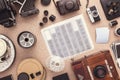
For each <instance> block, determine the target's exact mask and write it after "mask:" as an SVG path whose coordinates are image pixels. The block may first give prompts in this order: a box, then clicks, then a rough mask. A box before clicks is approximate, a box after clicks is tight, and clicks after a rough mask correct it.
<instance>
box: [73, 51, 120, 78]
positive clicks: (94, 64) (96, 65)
mask: <svg viewBox="0 0 120 80" xmlns="http://www.w3.org/2000/svg"><path fill="white" fill-rule="evenodd" d="M72 68H73V71H74V73H75V75H76V77H77V80H120V78H119V76H118V73H117V70H116V68H115V65H114V63H113V59H112V57H111V55H110V52H109V51H101V52H99V53H98V54H95V55H91V56H88V57H85V58H83V59H81V60H78V61H75V62H73V63H72Z"/></svg>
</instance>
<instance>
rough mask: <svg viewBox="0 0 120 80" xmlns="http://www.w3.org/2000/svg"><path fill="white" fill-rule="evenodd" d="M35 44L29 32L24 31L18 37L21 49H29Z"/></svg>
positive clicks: (34, 39)
mask: <svg viewBox="0 0 120 80" xmlns="http://www.w3.org/2000/svg"><path fill="white" fill-rule="evenodd" d="M35 42H36V38H35V36H34V35H33V34H32V33H31V32H28V31H24V32H22V33H20V34H19V36H18V43H19V45H20V46H21V47H23V48H30V47H32V46H33V45H34V44H35Z"/></svg>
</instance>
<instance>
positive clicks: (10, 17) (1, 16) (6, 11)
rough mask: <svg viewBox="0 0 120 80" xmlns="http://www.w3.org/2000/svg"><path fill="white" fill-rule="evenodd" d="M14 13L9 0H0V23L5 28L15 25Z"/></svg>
mask: <svg viewBox="0 0 120 80" xmlns="http://www.w3.org/2000/svg"><path fill="white" fill-rule="evenodd" d="M15 15H16V12H15V10H14V9H13V7H12V5H11V4H10V1H9V0H0V24H1V25H3V26H4V27H7V28H8V27H11V26H14V25H16V20H15Z"/></svg>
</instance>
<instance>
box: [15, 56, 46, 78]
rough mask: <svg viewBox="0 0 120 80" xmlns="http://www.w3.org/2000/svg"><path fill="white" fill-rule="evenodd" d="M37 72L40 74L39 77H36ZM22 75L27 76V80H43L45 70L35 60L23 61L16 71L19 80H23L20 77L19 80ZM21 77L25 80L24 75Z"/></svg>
mask: <svg viewBox="0 0 120 80" xmlns="http://www.w3.org/2000/svg"><path fill="white" fill-rule="evenodd" d="M37 72H40V75H39V76H38V75H36V73H37ZM22 73H25V74H27V75H28V76H29V80H45V78H46V70H45V68H44V67H43V66H42V64H40V63H39V62H38V61H37V60H35V59H32V58H29V59H25V60H23V61H22V62H21V63H20V64H19V66H18V69H17V74H18V78H19V80H23V79H22V77H21V78H20V76H19V75H20V74H22ZM30 74H32V77H31V76H30ZM23 76H25V77H26V78H27V76H26V75H23ZM27 79H28V78H27Z"/></svg>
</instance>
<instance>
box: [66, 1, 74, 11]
mask: <svg viewBox="0 0 120 80" xmlns="http://www.w3.org/2000/svg"><path fill="white" fill-rule="evenodd" d="M74 6H75V4H74V2H73V1H68V2H66V3H65V8H66V9H67V10H72V9H73V8H74Z"/></svg>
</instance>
